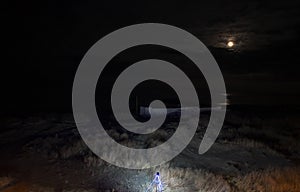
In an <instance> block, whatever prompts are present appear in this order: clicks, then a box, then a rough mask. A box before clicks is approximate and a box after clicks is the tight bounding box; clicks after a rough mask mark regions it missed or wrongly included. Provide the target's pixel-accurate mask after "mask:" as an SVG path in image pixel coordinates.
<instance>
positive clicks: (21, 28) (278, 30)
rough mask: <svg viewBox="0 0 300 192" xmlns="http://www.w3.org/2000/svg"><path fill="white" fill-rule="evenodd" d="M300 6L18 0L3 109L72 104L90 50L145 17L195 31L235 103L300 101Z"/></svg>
mask: <svg viewBox="0 0 300 192" xmlns="http://www.w3.org/2000/svg"><path fill="white" fill-rule="evenodd" d="M299 8H300V1H297V0H292V1H287V0H285V1H261V0H257V1H249V2H248V1H240V0H239V1H233V0H223V1H217V0H209V1H198V2H197V3H192V2H189V1H181V2H177V1H77V0H75V1H58V0H57V1H54V0H51V1H41V2H40V1H37V2H34V1H19V2H15V3H14V4H12V5H10V6H9V9H5V11H4V12H3V13H4V17H3V19H4V22H3V25H4V27H3V29H4V31H5V32H6V33H5V36H4V37H5V39H6V40H8V45H7V50H8V53H7V54H5V56H7V57H8V59H7V60H6V59H5V61H4V62H3V63H2V64H1V68H2V70H1V72H2V78H3V80H2V82H1V83H2V87H4V89H2V90H4V91H3V94H2V95H4V99H2V101H3V102H2V104H1V105H2V106H1V112H6V111H13V112H16V111H23V112H24V111H25V112H26V111H69V110H71V93H72V92H71V91H72V82H73V78H74V75H75V72H76V69H77V66H78V65H79V63H80V60H81V58H82V57H83V55H84V54H85V52H86V51H87V50H88V49H89V48H90V47H91V46H92V45H93V44H94V43H95V42H96V41H98V40H99V39H100V38H101V37H103V36H104V35H106V34H108V33H110V32H112V31H113V30H116V29H118V28H120V27H124V26H127V25H131V24H137V23H145V22H152V23H153V22H157V23H165V24H170V25H175V26H177V27H180V28H183V29H185V30H187V31H189V32H190V33H192V34H194V35H195V36H197V37H198V38H199V39H200V40H201V41H202V42H203V43H204V44H205V45H206V46H207V47H208V48H209V49H210V51H211V52H212V54H213V55H214V57H215V58H216V60H217V62H218V64H219V65H220V68H221V70H222V72H223V74H224V78H225V83H226V86H227V90H228V93H229V94H231V96H230V103H231V104H233V105H253V106H254V105H255V106H282V105H289V106H293V105H297V106H298V105H299V106H300V101H299V99H298V98H299V97H300V89H299V88H300V76H299V75H298V73H299V70H300V67H299V65H300V62H299V61H300V59H299V56H298V55H299V43H300V39H299V32H300V11H299ZM230 40H232V41H233V42H234V43H235V45H234V46H233V48H230V49H229V48H228V47H227V45H226V44H227V42H228V41H230ZM5 53H6V52H5Z"/></svg>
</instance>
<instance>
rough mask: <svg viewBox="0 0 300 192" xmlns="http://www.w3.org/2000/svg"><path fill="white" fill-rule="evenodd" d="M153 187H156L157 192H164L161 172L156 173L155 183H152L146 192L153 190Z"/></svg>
mask: <svg viewBox="0 0 300 192" xmlns="http://www.w3.org/2000/svg"><path fill="white" fill-rule="evenodd" d="M153 187H155V189H156V192H162V190H163V186H162V183H161V180H160V176H159V172H156V174H155V177H154V179H153V181H152V182H151V184H150V186H149V187H148V189H147V190H146V192H148V191H149V190H151V189H153Z"/></svg>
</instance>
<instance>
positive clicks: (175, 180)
mask: <svg viewBox="0 0 300 192" xmlns="http://www.w3.org/2000/svg"><path fill="white" fill-rule="evenodd" d="M205 118H206V117H204V119H203V124H202V125H200V127H199V130H198V131H197V134H196V136H195V137H194V139H193V140H192V142H191V143H190V145H189V146H188V147H187V148H186V149H185V150H184V151H183V152H182V153H181V154H180V155H179V156H177V157H176V158H174V159H173V160H172V161H170V162H168V163H165V164H163V165H161V166H158V167H154V168H151V169H144V170H128V169H123V168H118V167H115V166H112V165H110V164H108V163H106V162H104V161H102V160H101V159H99V158H98V157H96V156H95V155H94V154H92V153H91V152H90V150H89V149H88V148H87V147H86V145H85V144H84V143H83V142H82V140H81V138H80V136H79V134H78V132H77V129H76V126H75V124H74V122H73V118H72V116H71V115H70V114H60V115H57V114H43V115H40V114H39V115H32V116H30V117H27V116H26V117H24V116H23V117H3V118H2V119H1V127H3V129H2V132H1V134H0V144H1V145H0V146H1V147H0V148H1V152H2V153H1V158H0V167H1V168H0V191H4V192H9V191H15V192H18V191H32V192H36V191H37V192H38V191H64V192H67V191H70V192H71V191H74V192H75V191H78V192H79V191H122V192H123V191H124V192H126V191H128V192H129V191H130V192H135V191H145V190H146V188H147V186H148V185H149V184H150V182H151V180H152V177H153V174H154V173H155V172H156V171H160V172H161V177H162V180H163V182H164V191H172V192H174V191H187V192H189V191H243V190H241V187H239V185H240V183H241V182H245V181H243V178H246V177H247V179H248V175H249V174H252V173H254V172H255V173H256V172H259V171H261V172H263V171H266V170H272V169H276V170H277V169H278V170H280V169H285V168H292V169H296V170H299V169H298V167H299V166H298V162H299V161H298V159H299V148H297V146H299V142H297V141H298V140H297V134H299V132H298V131H296V132H293V134H292V135H286V136H284V135H283V134H278V135H277V134H274V135H268V134H265V133H267V132H262V131H261V129H258V130H260V131H257V130H256V132H255V133H256V134H257V135H256V136H257V138H258V139H257V140H255V139H253V138H255V136H253V131H252V130H253V129H256V128H252V129H250V130H248V129H249V127H247V126H250V127H251V126H255V124H257V123H254V122H255V121H258V120H257V119H255V118H252V119H254V120H253V121H252V122H248V123H247V125H245V122H244V120H243V119H242V120H241V119H238V115H236V117H230V118H228V119H229V120H228V121H226V122H225V125H224V127H223V129H222V132H221V135H220V136H219V139H218V140H217V142H216V143H215V144H214V145H213V147H212V148H211V149H210V150H209V151H208V152H207V153H206V154H204V155H199V154H197V150H198V147H199V143H200V141H201V138H202V135H203V129H201V126H203V127H205V122H207V119H205ZM232 119H234V120H232ZM237 122H238V123H237ZM171 126H172V125H170V127H171ZM170 127H169V128H170ZM112 130H114V131H115V129H114V128H112ZM264 131H265V130H264ZM273 132H276V131H272V133H273ZM166 133H169V132H167V131H166ZM166 133H164V132H163V134H161V135H159V136H157V138H156V139H157V140H158V141H161V140H162V137H163V135H164V134H165V135H166ZM115 134H121V133H118V132H117V131H115ZM264 134H265V135H264ZM119 136H120V135H119ZM261 136H264V138H261ZM292 137H293V138H292ZM118 138H120V137H118ZM278 138H279V139H278ZM289 138H291V139H289ZM125 139H126V141H133V142H134V140H135V138H131V137H130V136H128V137H125ZM123 142H124V137H123ZM154 142H157V141H155V139H154ZM285 142H290V143H289V145H288V146H287V144H286V143H285ZM284 147H286V148H289V150H285V152H282V151H283V148H284ZM259 173H260V172H259ZM295 175H296V176H295V177H294V178H292V181H291V182H295V183H297V182H298V183H300V181H299V180H298V179H299V178H300V177H299V175H300V172H299V173H298V174H297V172H296V174H295ZM254 177H257V178H258V177H259V176H258V175H257V176H254ZM240 178H242V179H240ZM248 180H249V179H248ZM293 185H294V184H293ZM297 187H298V186H296V184H295V186H294V188H293V190H294V189H295V191H296V190H297V189H298V188H297ZM245 191H248V190H247V189H246V190H245ZM252 191H256V189H253V190H252ZM257 191H258V189H257ZM262 191H263V190H262ZM291 191H292V190H291Z"/></svg>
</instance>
